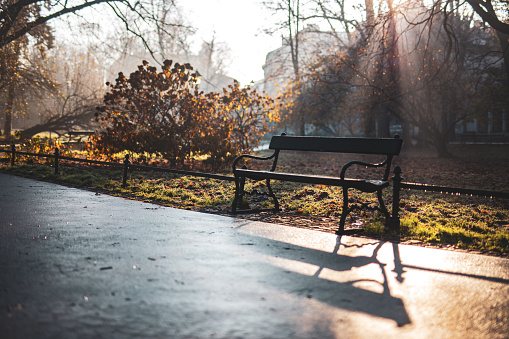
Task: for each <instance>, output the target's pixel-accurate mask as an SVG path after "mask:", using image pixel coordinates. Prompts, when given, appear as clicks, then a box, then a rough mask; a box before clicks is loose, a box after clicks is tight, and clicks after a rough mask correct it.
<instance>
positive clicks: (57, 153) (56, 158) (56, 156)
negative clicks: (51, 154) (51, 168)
mask: <svg viewBox="0 0 509 339" xmlns="http://www.w3.org/2000/svg"><path fill="white" fill-rule="evenodd" d="M59 156H60V150H59V149H58V147H56V148H55V174H57V175H58V157H59Z"/></svg>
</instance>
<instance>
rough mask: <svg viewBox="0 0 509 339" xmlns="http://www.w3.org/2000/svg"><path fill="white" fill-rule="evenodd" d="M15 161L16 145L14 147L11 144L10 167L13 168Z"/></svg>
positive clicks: (12, 143)
mask: <svg viewBox="0 0 509 339" xmlns="http://www.w3.org/2000/svg"><path fill="white" fill-rule="evenodd" d="M15 161H16V145H14V142H11V166H14V163H15Z"/></svg>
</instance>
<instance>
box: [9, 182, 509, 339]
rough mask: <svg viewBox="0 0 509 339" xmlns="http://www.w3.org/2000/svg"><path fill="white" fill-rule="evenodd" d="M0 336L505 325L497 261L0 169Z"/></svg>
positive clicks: (502, 262) (315, 334) (310, 333)
mask: <svg viewBox="0 0 509 339" xmlns="http://www.w3.org/2000/svg"><path fill="white" fill-rule="evenodd" d="M0 188H1V191H0V209H1V210H0V337H1V338H66V339H67V338H80V339H81V338H94V339H97V338H355V337H356V338H373V337H376V338H396V337H400V338H480V337H483V338H507V337H508V336H509V260H508V259H502V258H494V257H487V256H481V255H475V254H465V253H458V252H451V251H445V250H437V249H427V248H422V247H415V246H409V245H400V244H393V243H389V242H380V241H376V240H367V239H359V238H354V237H347V236H344V237H342V238H341V239H338V238H337V237H336V236H334V235H332V234H327V233H322V232H317V231H311V230H304V229H298V228H292V227H287V226H280V225H273V224H266V223H261V222H251V221H246V220H240V219H235V218H229V217H224V216H216V215H209V214H202V213H197V212H190V211H184V210H177V209H172V208H165V207H160V206H156V205H151V204H147V203H142V202H138V201H129V200H124V199H121V198H115V197H110V196H107V195H98V194H95V193H93V192H89V191H85V190H78V189H73V188H68V187H63V186H59V185H55V184H50V183H44V182H38V181H34V180H30V179H24V178H19V177H14V176H10V175H5V174H0Z"/></svg>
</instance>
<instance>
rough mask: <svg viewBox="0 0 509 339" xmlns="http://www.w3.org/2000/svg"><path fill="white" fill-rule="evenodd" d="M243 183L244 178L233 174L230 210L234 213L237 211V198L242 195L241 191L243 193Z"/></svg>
mask: <svg viewBox="0 0 509 339" xmlns="http://www.w3.org/2000/svg"><path fill="white" fill-rule="evenodd" d="M245 183H246V178H244V177H238V176H235V197H234V198H233V202H232V212H233V213H234V214H235V213H237V205H238V203H239V200H240V199H241V198H242V196H243V195H244V194H243V193H244V186H245Z"/></svg>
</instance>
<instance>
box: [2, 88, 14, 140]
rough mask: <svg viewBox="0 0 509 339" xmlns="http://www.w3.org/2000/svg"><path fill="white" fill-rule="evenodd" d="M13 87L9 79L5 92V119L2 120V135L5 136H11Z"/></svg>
mask: <svg viewBox="0 0 509 339" xmlns="http://www.w3.org/2000/svg"><path fill="white" fill-rule="evenodd" d="M14 89H15V83H14V81H12V80H11V83H10V84H9V89H8V93H7V105H6V107H5V120H4V135H5V136H6V137H7V138H10V137H11V133H12V113H13V110H14Z"/></svg>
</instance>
